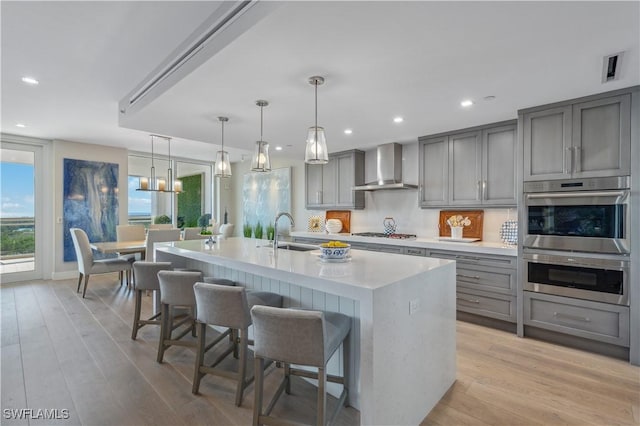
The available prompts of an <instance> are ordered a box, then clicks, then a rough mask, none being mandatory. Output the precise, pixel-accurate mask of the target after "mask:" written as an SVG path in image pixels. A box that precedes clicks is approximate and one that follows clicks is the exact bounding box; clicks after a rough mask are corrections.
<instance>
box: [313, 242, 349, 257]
mask: <svg viewBox="0 0 640 426" xmlns="http://www.w3.org/2000/svg"><path fill="white" fill-rule="evenodd" d="M350 249H351V245H349V244H347V243H343V242H342V241H329V242H328V243H323V244H320V250H321V251H322V254H321V255H320V256H322V257H323V258H325V259H344V258H345V257H347V256H348V255H349V250H350Z"/></svg>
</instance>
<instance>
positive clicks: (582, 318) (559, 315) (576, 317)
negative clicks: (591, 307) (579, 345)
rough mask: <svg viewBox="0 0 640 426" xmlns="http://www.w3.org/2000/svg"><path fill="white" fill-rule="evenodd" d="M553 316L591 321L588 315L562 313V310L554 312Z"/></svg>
mask: <svg viewBox="0 0 640 426" xmlns="http://www.w3.org/2000/svg"><path fill="white" fill-rule="evenodd" d="M553 316H554V317H556V318H565V319H570V320H574V321H582V322H591V319H590V318H589V317H579V316H578V315H571V314H563V313H562V312H554V313H553Z"/></svg>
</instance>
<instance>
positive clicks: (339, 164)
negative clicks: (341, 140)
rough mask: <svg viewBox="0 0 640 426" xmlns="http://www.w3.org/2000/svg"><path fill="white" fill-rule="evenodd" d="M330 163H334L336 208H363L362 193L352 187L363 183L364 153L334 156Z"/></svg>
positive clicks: (353, 152)
mask: <svg viewBox="0 0 640 426" xmlns="http://www.w3.org/2000/svg"><path fill="white" fill-rule="evenodd" d="M330 161H334V162H335V163H336V174H337V189H336V191H337V193H336V194H337V199H336V206H337V207H344V208H354V209H362V208H364V192H362V191H354V190H353V187H354V186H357V185H362V184H363V183H364V152H362V151H350V152H347V153H345V154H341V155H336V156H335V157H333V158H331V160H330Z"/></svg>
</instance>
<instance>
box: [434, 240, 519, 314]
mask: <svg viewBox="0 0 640 426" xmlns="http://www.w3.org/2000/svg"><path fill="white" fill-rule="evenodd" d="M428 256H431V257H438V258H441V259H452V260H455V261H456V307H457V310H459V311H461V312H468V313H471V314H475V315H479V316H483V317H488V318H494V319H499V320H502V321H506V322H510V323H515V322H516V306H517V305H516V276H517V275H516V264H517V259H516V257H514V256H499V255H485V254H460V253H458V252H454V251H445V250H430V251H429V253H428Z"/></svg>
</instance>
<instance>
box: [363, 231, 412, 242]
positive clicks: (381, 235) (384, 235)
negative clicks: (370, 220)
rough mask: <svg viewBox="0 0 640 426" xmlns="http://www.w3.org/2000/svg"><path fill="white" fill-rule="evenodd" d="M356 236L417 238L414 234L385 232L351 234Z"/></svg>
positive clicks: (400, 238) (399, 238)
mask: <svg viewBox="0 0 640 426" xmlns="http://www.w3.org/2000/svg"><path fill="white" fill-rule="evenodd" d="M351 235H353V236H354V237H381V238H395V239H398V240H413V239H415V238H416V235H414V234H384V233H382V232H357V233H354V234H351Z"/></svg>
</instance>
